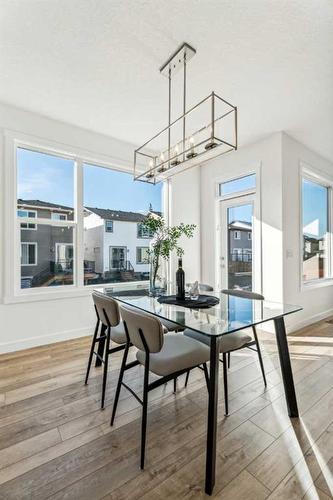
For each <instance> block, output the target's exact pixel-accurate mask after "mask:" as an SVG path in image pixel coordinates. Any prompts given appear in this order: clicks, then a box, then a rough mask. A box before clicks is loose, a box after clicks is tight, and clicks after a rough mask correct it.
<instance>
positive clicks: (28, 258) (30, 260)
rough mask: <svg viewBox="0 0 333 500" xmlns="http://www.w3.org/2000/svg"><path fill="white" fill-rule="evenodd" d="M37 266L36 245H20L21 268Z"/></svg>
mask: <svg viewBox="0 0 333 500" xmlns="http://www.w3.org/2000/svg"><path fill="white" fill-rule="evenodd" d="M36 264H37V243H21V266H35V265H36Z"/></svg>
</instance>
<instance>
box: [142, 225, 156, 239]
mask: <svg viewBox="0 0 333 500" xmlns="http://www.w3.org/2000/svg"><path fill="white" fill-rule="evenodd" d="M153 236H154V233H153V231H151V230H150V229H149V228H147V227H145V225H144V224H143V223H142V222H139V224H138V238H152V237H153Z"/></svg>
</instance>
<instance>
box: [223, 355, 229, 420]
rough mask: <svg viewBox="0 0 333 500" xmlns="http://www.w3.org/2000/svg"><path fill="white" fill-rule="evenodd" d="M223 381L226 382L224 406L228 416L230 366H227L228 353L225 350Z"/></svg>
mask: <svg viewBox="0 0 333 500" xmlns="http://www.w3.org/2000/svg"><path fill="white" fill-rule="evenodd" d="M222 359H223V383H224V407H225V415H226V416H227V415H228V413H229V409H228V406H229V404H228V368H227V354H226V353H225V352H224V353H223V356H222Z"/></svg>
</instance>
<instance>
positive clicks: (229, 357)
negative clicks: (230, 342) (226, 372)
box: [228, 352, 231, 368]
mask: <svg viewBox="0 0 333 500" xmlns="http://www.w3.org/2000/svg"><path fill="white" fill-rule="evenodd" d="M230 363H231V354H230V352H228V368H230Z"/></svg>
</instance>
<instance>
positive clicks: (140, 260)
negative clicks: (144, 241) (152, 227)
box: [136, 247, 149, 264]
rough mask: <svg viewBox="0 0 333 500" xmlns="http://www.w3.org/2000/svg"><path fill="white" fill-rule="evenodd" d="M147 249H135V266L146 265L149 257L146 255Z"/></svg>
mask: <svg viewBox="0 0 333 500" xmlns="http://www.w3.org/2000/svg"><path fill="white" fill-rule="evenodd" d="M148 251H149V247H136V263H137V264H148V261H149V255H148Z"/></svg>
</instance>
